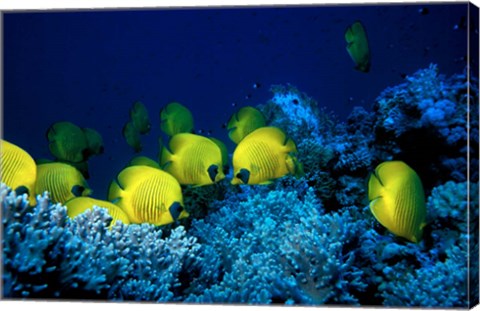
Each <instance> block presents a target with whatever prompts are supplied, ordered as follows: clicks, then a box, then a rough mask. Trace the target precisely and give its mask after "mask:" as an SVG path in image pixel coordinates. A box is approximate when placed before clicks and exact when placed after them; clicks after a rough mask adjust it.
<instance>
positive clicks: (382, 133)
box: [374, 65, 479, 186]
mask: <svg viewBox="0 0 480 311" xmlns="http://www.w3.org/2000/svg"><path fill="white" fill-rule="evenodd" d="M468 81H469V80H468V77H467V75H466V74H461V75H454V76H452V77H450V78H448V79H447V78H446V77H444V76H443V75H440V74H438V68H437V66H435V65H431V66H430V67H429V68H427V69H423V70H419V71H417V72H416V73H414V74H413V75H411V76H408V77H407V78H406V82H405V83H403V84H400V85H398V86H395V87H392V88H388V89H386V90H385V91H384V92H383V93H382V94H381V95H380V96H379V97H378V98H377V99H376V101H375V104H374V111H375V112H376V120H375V126H374V128H375V147H376V149H377V152H378V151H380V150H381V151H382V152H383V153H384V155H383V156H384V157H385V156H386V157H390V158H402V160H404V161H406V162H416V163H417V165H418V166H419V167H421V168H422V170H423V172H419V173H420V175H424V176H433V175H435V176H442V177H445V178H443V179H441V180H440V182H445V181H447V180H449V179H450V178H453V179H455V180H456V181H465V180H466V178H467V172H466V169H467V166H466V165H465V163H464V162H465V159H466V154H467V152H469V151H468V150H467V149H466V146H467V141H468V139H470V144H471V145H472V146H478V135H477V133H478V131H477V130H476V129H478V105H476V104H474V103H478V94H479V93H478V88H477V87H476V86H475V85H474V83H469V82H468ZM473 81H476V80H473ZM468 89H470V94H468V92H467V91H468ZM468 114H470V117H471V118H470V124H468V125H467V115H468ZM475 116H476V117H475ZM469 127H470V128H471V129H472V131H471V136H470V137H468V136H467V129H468V128H469ZM474 149H475V148H474ZM472 151H473V150H470V152H471V158H472V159H473V160H472V161H473V162H475V163H478V152H477V153H475V152H472ZM452 166H456V167H457V169H455V170H452V169H451V168H452ZM471 180H472V181H477V180H478V174H477V173H476V172H475V173H474V174H472V179H471ZM427 184H431V185H432V186H435V185H437V184H438V183H435V182H434V181H430V180H428V181H427Z"/></svg>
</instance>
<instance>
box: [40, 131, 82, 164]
mask: <svg viewBox="0 0 480 311" xmlns="http://www.w3.org/2000/svg"><path fill="white" fill-rule="evenodd" d="M47 138H48V142H49V144H48V148H49V149H50V152H51V153H52V155H54V156H55V157H56V158H57V159H59V160H65V161H69V162H82V161H84V160H86V158H87V153H88V142H87V138H86V137H85V134H84V132H83V131H82V129H81V128H80V127H78V126H76V125H75V124H73V123H71V122H57V123H54V124H53V125H52V126H50V128H49V129H48V130H47Z"/></svg>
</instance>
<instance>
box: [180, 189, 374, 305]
mask: <svg viewBox="0 0 480 311" xmlns="http://www.w3.org/2000/svg"><path fill="white" fill-rule="evenodd" d="M217 204H220V205H221V207H220V208H219V209H218V210H217V211H216V212H214V213H211V214H209V215H208V216H207V217H206V218H205V219H203V220H200V221H197V222H195V223H194V224H193V226H192V230H191V233H192V234H193V235H194V236H197V237H198V240H199V241H200V243H202V245H209V246H210V249H211V253H210V254H209V257H216V258H217V259H216V260H215V262H216V263H217V264H216V265H217V266H218V269H217V270H218V271H220V273H219V274H218V275H216V278H215V279H210V280H209V282H203V284H204V287H201V288H199V289H198V290H197V291H198V292H197V293H194V294H192V295H191V296H190V297H189V301H195V302H208V301H213V302H233V303H253V304H258V303H272V302H276V303H279V302H281V303H287V304H320V303H344V304H347V303H348V304H352V303H353V304H354V303H357V299H356V298H355V297H354V296H353V295H352V294H351V293H352V292H356V291H361V289H362V288H363V287H365V285H364V284H363V282H362V280H361V276H362V272H361V271H360V270H359V269H358V268H357V267H355V266H354V265H353V262H354V257H355V255H354V253H351V252H349V247H350V246H351V245H355V244H356V243H357V237H358V232H356V229H355V226H354V225H353V222H352V219H351V216H350V215H349V214H348V213H341V214H340V213H334V214H332V215H324V214H323V208H322V207H321V204H320V203H319V201H318V200H317V199H316V197H315V195H314V191H313V189H312V188H309V189H308V190H307V192H306V194H305V195H304V196H303V198H299V194H298V193H297V192H296V191H294V190H291V191H288V192H287V191H281V190H272V191H269V192H267V194H266V196H265V195H263V194H258V193H257V194H255V195H253V196H249V197H248V198H247V199H246V200H244V201H239V200H237V198H235V197H233V196H232V197H230V199H229V200H225V201H219V202H218V203H217ZM208 283H211V285H209V286H206V284H208Z"/></svg>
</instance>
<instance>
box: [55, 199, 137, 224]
mask: <svg viewBox="0 0 480 311" xmlns="http://www.w3.org/2000/svg"><path fill="white" fill-rule="evenodd" d="M65 206H66V207H67V215H68V217H70V218H75V217H77V216H78V215H80V214H82V213H83V212H85V211H86V210H88V209H91V208H93V206H98V207H103V208H106V209H107V210H108V214H110V216H112V218H113V219H112V223H111V226H113V225H114V224H115V223H116V222H117V221H118V220H120V221H121V222H122V223H124V224H126V225H128V224H130V220H129V219H128V216H127V214H126V213H125V212H124V211H123V210H122V209H121V208H120V207H119V206H118V205H115V204H113V203H112V202H108V201H104V200H97V199H94V198H89V197H75V198H73V199H70V200H68V201H67V202H65Z"/></svg>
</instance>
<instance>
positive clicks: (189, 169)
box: [160, 133, 225, 186]
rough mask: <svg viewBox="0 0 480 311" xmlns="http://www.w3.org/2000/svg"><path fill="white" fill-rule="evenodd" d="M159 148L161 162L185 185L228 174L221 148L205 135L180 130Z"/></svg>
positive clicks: (199, 183) (208, 183) (206, 181)
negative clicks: (165, 145)
mask: <svg viewBox="0 0 480 311" xmlns="http://www.w3.org/2000/svg"><path fill="white" fill-rule="evenodd" d="M169 149H170V150H168V149H167V148H166V147H163V148H162V150H161V151H160V152H161V154H160V166H161V167H162V168H163V169H164V170H165V171H166V172H168V173H170V174H172V175H173V176H174V177H175V178H176V179H177V180H178V182H179V183H180V184H182V185H195V186H204V185H210V184H213V183H216V182H219V181H220V180H222V179H224V178H225V174H224V173H223V170H222V168H223V161H222V151H221V150H220V148H219V147H218V145H217V144H216V143H215V142H214V141H212V140H211V139H208V138H206V137H204V136H200V135H196V134H189V133H180V134H177V135H175V136H173V137H172V139H171V140H170V142H169Z"/></svg>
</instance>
